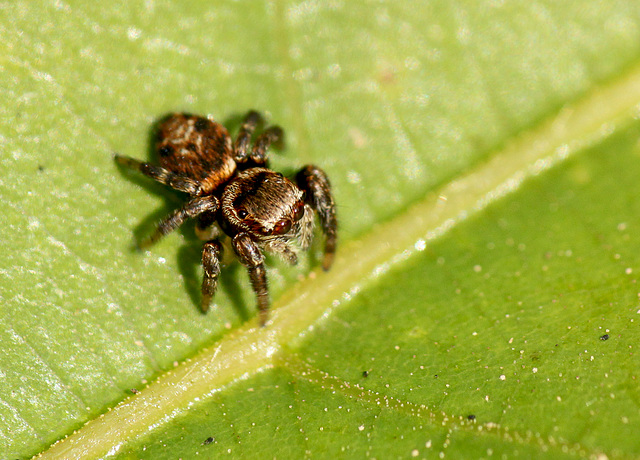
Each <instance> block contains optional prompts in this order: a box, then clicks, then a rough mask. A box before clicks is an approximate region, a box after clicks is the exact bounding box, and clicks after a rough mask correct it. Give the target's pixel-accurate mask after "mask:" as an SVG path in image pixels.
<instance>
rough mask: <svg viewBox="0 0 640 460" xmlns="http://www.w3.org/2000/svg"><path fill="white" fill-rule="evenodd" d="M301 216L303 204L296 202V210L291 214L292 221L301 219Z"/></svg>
mask: <svg viewBox="0 0 640 460" xmlns="http://www.w3.org/2000/svg"><path fill="white" fill-rule="evenodd" d="M302 216H304V202H303V201H298V204H297V205H296V210H295V211H294V212H293V219H294V220H296V221H298V220H300V219H302Z"/></svg>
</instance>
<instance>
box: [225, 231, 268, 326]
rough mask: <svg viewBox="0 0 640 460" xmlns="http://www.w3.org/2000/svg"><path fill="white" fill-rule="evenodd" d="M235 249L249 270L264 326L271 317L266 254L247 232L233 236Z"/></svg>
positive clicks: (241, 261)
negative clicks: (265, 261)
mask: <svg viewBox="0 0 640 460" xmlns="http://www.w3.org/2000/svg"><path fill="white" fill-rule="evenodd" d="M233 249H234V251H235V253H236V255H237V256H238V259H239V260H240V263H241V264H242V265H244V266H245V267H247V270H249V279H250V280H251V286H252V287H253V291H254V292H255V293H256V298H257V300H258V310H259V312H260V324H261V325H263V326H264V325H265V324H266V323H267V320H268V319H269V290H268V286H267V272H266V270H265V268H264V255H263V254H262V252H261V251H260V248H259V247H258V245H257V244H256V243H254V242H253V240H251V238H250V237H249V235H247V234H246V233H238V234H237V235H236V236H235V237H234V238H233Z"/></svg>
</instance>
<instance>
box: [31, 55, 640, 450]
mask: <svg viewBox="0 0 640 460" xmlns="http://www.w3.org/2000/svg"><path fill="white" fill-rule="evenodd" d="M639 105H640V67H638V68H635V69H633V70H632V71H631V72H629V73H628V74H626V75H624V76H622V77H620V78H618V79H617V80H615V81H613V82H612V83H611V84H609V85H606V86H602V87H599V88H596V90H595V91H594V92H592V93H591V94H589V95H587V96H585V97H584V98H583V99H581V100H579V101H578V102H576V103H575V104H573V105H571V106H567V107H565V108H564V109H563V110H561V111H560V112H559V113H558V114H557V115H556V116H554V117H553V118H551V119H549V120H548V121H546V122H545V123H543V124H541V125H540V126H538V127H537V128H535V129H533V130H531V131H529V132H526V133H523V134H522V135H521V136H519V137H517V138H515V139H513V140H512V141H511V142H510V143H508V144H507V145H506V147H505V148H504V149H503V150H502V151H500V152H497V153H496V154H495V155H493V156H492V157H491V158H490V159H489V160H488V161H487V162H485V163H483V164H480V165H477V166H476V167H474V168H473V169H471V170H469V171H468V172H466V173H465V174H463V175H461V176H460V177H459V178H457V179H456V180H453V181H452V182H450V183H448V184H446V185H444V186H443V187H442V188H441V189H440V190H438V191H437V192H435V193H431V194H429V195H427V196H426V197H425V198H424V199H422V200H421V201H419V202H418V203H416V204H415V205H413V206H411V207H410V208H409V209H408V210H407V211H406V212H405V213H403V214H400V215H398V216H397V217H395V218H394V219H392V220H390V221H389V222H386V223H384V224H380V225H379V226H378V227H376V228H374V229H373V230H372V231H371V232H370V233H369V234H368V235H365V236H364V237H363V238H362V239H360V240H357V241H351V242H350V243H348V244H345V245H344V246H342V247H341V248H340V251H339V252H338V254H337V257H336V259H335V262H334V265H333V267H332V269H331V271H329V272H328V273H322V272H321V271H319V270H316V271H314V272H312V273H311V274H310V275H309V276H308V277H307V278H306V279H305V280H303V281H301V282H300V283H298V284H297V285H296V286H294V287H293V288H292V289H290V290H289V291H288V292H286V293H285V294H284V295H283V296H282V297H281V298H280V299H279V300H278V301H277V302H276V303H275V305H274V308H273V310H272V319H271V321H270V322H269V324H268V325H267V327H264V328H263V327H259V326H258V325H257V322H256V321H255V320H254V321H251V322H249V323H247V324H245V325H244V326H243V327H241V328H239V329H238V330H236V331H233V332H232V333H230V334H229V335H228V336H226V337H224V338H223V339H222V340H221V341H220V342H218V343H217V344H216V346H215V348H209V349H205V350H203V351H202V352H201V353H200V354H198V355H197V356H195V357H194V358H193V359H191V360H188V361H187V362H185V363H183V364H182V365H180V366H178V367H177V368H176V369H174V370H172V371H170V372H168V373H166V374H165V375H163V376H162V377H160V378H159V379H158V380H157V381H155V382H153V383H152V384H151V385H149V387H147V388H146V389H144V390H143V391H142V392H141V393H140V394H138V395H135V396H134V397H132V398H129V399H128V400H126V401H123V402H122V403H120V404H119V405H118V406H117V407H115V408H113V409H112V410H110V411H109V412H107V413H106V414H104V415H103V416H101V417H99V418H96V419H94V420H91V421H90V422H88V423H87V424H86V425H85V426H84V427H83V428H82V429H80V430H78V431H77V432H76V433H74V434H73V435H70V436H69V437H67V438H66V439H64V440H62V441H60V442H58V443H57V444H55V445H54V446H52V447H51V448H50V449H49V450H48V451H46V452H44V453H43V454H41V456H42V457H43V458H67V459H73V458H93V457H104V456H107V455H113V454H116V453H117V452H118V451H119V449H120V447H121V446H123V445H124V444H126V443H127V442H128V441H131V440H135V439H138V438H141V437H143V436H145V435H147V434H148V432H149V430H150V429H153V428H156V427H159V426H162V425H163V424H165V423H166V422H168V421H169V420H171V419H173V418H174V417H175V416H177V415H179V414H181V413H184V412H185V411H187V410H188V409H189V407H190V406H191V405H193V404H195V403H197V402H198V401H200V400H202V399H203V398H206V397H207V396H209V395H211V394H214V393H217V392H220V391H222V390H224V388H226V386H228V385H230V384H232V383H233V382H235V381H237V380H240V379H246V378H248V377H250V376H251V375H253V374H255V373H256V372H259V371H260V370H262V369H266V368H270V367H272V366H273V365H274V362H275V361H276V360H277V359H278V355H279V354H280V353H282V352H283V350H284V352H285V353H286V352H287V351H286V350H287V349H289V348H295V345H296V342H297V340H300V338H301V337H304V335H305V334H306V333H307V332H308V331H311V330H313V328H314V325H315V324H317V323H318V322H319V321H323V320H324V319H325V318H326V317H327V316H329V315H330V314H331V311H332V309H334V308H337V307H339V306H340V305H341V304H343V303H344V302H347V301H348V300H349V299H350V298H351V297H352V296H354V295H357V294H358V292H360V291H361V290H362V289H363V288H364V287H366V286H367V285H368V284H371V283H373V282H375V280H376V279H377V278H378V277H380V276H382V275H383V274H384V273H385V272H386V271H388V270H389V269H390V268H392V267H393V266H395V265H397V264H399V263H401V262H402V261H404V260H406V259H407V258H408V257H410V256H411V255H412V254H415V253H416V252H420V251H423V250H424V249H425V248H426V247H427V246H428V245H429V244H430V243H431V242H432V241H434V240H436V239H438V238H439V237H440V236H441V235H443V234H444V233H446V232H447V231H448V230H449V229H450V228H452V227H453V226H455V225H457V224H458V223H460V222H461V221H464V220H465V219H466V218H467V217H469V216H471V215H473V214H476V213H478V212H479V211H481V210H482V209H484V208H486V207H487V206H488V205H489V204H490V203H492V202H494V201H496V200H498V199H500V198H501V197H503V196H504V195H506V194H509V193H511V192H513V191H515V190H517V189H518V188H519V186H520V185H521V184H522V182H523V181H525V180H526V179H527V178H530V177H533V176H536V175H538V174H540V173H542V172H543V171H545V170H548V169H550V168H552V167H553V166H555V165H557V164H558V163H560V162H562V161H564V160H565V159H567V158H569V157H570V156H572V155H573V154H575V153H576V152H578V151H579V150H580V149H581V148H584V147H586V146H588V145H589V144H591V143H593V142H595V141H598V140H601V139H602V138H604V137H606V136H608V135H610V134H611V133H613V132H614V131H615V129H616V128H618V127H620V126H622V125H624V124H625V123H628V122H629V121H630V120H631V119H632V118H633V116H634V115H635V114H634V108H637V106H639ZM215 353H217V356H216V357H215V359H212V356H214V354H215Z"/></svg>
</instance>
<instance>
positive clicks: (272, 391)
mask: <svg viewBox="0 0 640 460" xmlns="http://www.w3.org/2000/svg"><path fill="white" fill-rule="evenodd" d="M0 50H2V52H1V54H0V79H1V80H2V81H1V84H0V101H2V104H0V165H1V167H2V174H0V198H1V200H2V203H3V205H4V206H3V211H2V216H3V219H2V221H3V223H2V225H0V253H1V254H2V256H1V257H0V301H1V304H0V346H1V348H2V354H3V356H2V358H1V359H0V458H28V457H30V456H32V455H34V454H37V453H39V452H42V451H45V450H47V448H48V446H50V445H51V444H52V443H53V442H55V441H56V440H58V439H60V438H63V437H64V436H66V435H69V434H71V433H72V432H73V431H74V430H80V433H81V434H83V435H84V438H83V439H91V438H92V436H93V437H94V438H95V439H98V438H100V439H101V442H103V443H105V444H106V445H108V446H110V447H108V448H107V449H106V450H102V451H101V450H100V449H101V448H102V447H100V448H96V449H95V450H92V449H93V447H92V444H91V443H90V442H87V443H85V444H82V443H80V444H78V447H77V449H78V450H77V452H80V453H83V452H84V453H86V456H87V457H89V458H98V457H103V456H116V457H120V458H150V459H157V458H178V457H182V458H193V457H194V456H195V455H196V454H198V455H200V456H203V458H208V457H219V456H222V455H231V456H245V457H256V456H258V457H262V458H272V457H277V458H300V457H316V458H326V457H329V456H337V457H343V456H353V457H358V458H362V457H374V458H396V457H397V458H412V457H417V458H432V457H433V458H439V457H442V456H445V457H453V458H461V457H467V458H483V457H484V458H490V457H497V456H500V455H503V454H504V455H506V456H507V457H518V456H520V457H525V458H527V457H542V458H561V457H563V456H567V457H575V456H592V457H597V456H599V455H605V456H606V457H608V458H633V457H637V456H638V455H640V438H639V437H638V436H637V429H636V428H635V427H637V426H638V423H640V390H639V386H638V378H639V376H638V369H639V364H640V363H639V362H638V356H637V354H636V346H637V343H638V339H639V338H640V334H639V333H638V332H637V327H638V323H639V322H640V299H639V296H640V289H639V287H638V285H637V275H638V273H640V250H639V249H640V247H639V246H640V243H639V242H638V238H637V237H636V235H638V233H639V230H640V217H638V216H640V203H639V202H638V200H637V196H638V194H639V193H640V182H639V181H638V180H637V178H638V177H640V156H639V155H640V144H639V142H638V139H639V138H640V123H639V122H638V121H637V118H638V111H637V110H635V111H634V110H627V111H618V112H615V110H613V109H612V107H614V105H615V104H616V102H615V101H616V100H618V99H625V98H627V99H628V101H627V103H628V106H629V108H632V107H633V106H634V105H637V104H640V97H639V96H638V94H637V90H635V88H636V87H638V86H639V85H640V72H639V71H638V70H637V69H636V67H635V66H636V65H637V64H638V63H639V61H640V4H638V3H636V2H627V1H603V2H597V3H596V2H582V1H567V2H554V1H546V2H545V1H535V2H520V1H515V2H501V1H482V2H465V1H455V2H452V1H444V0H443V1H433V2H428V3H427V2H384V1H382V2H378V1H368V2H346V1H344V2H343V1H328V2H315V1H305V2H285V1H274V2H252V3H242V2H189V3H188V5H187V4H182V2H180V3H179V2H174V3H169V2H162V1H157V2H154V1H131V2H126V3H125V2H115V3H112V4H109V5H108V6H106V5H98V4H96V3H94V2H81V1H67V2H65V1H62V0H58V1H10V2H9V1H7V2H0ZM599 95H600V96H602V95H605V96H604V97H601V98H600V99H598V96H599ZM252 108H253V109H257V110H260V111H263V112H265V113H266V114H267V117H268V118H269V120H271V121H273V122H275V123H277V124H279V125H281V126H282V127H283V128H284V129H285V132H286V141H287V147H286V148H285V150H284V151H282V152H276V153H274V154H273V155H272V166H273V167H274V168H275V169H278V170H281V171H284V172H287V173H292V172H294V171H295V170H296V168H299V167H301V166H302V165H304V164H307V163H314V164H317V165H319V166H320V167H322V168H323V169H324V170H326V171H327V173H328V175H329V177H330V178H331V181H332V184H333V188H334V191H335V196H336V202H337V204H338V216H339V220H340V234H339V235H340V246H339V259H338V260H337V261H336V269H335V273H333V274H332V273H329V274H328V275H326V276H325V275H323V274H321V271H320V270H319V269H318V267H319V260H320V249H321V244H320V243H318V242H316V244H314V246H313V248H312V250H311V251H310V253H309V255H308V257H304V258H303V259H302V260H301V263H300V264H299V266H297V267H295V268H290V267H287V266H285V265H284V264H283V263H281V262H279V261H278V260H276V259H275V258H270V259H269V263H270V265H269V270H268V276H269V280H270V287H271V292H272V296H273V299H274V307H275V308H274V312H275V314H274V322H273V325H270V326H269V327H268V328H267V330H266V331H265V330H258V332H254V331H255V329H253V326H255V319H253V318H254V316H255V311H254V298H253V293H252V292H251V289H250V287H249V283H248V277H247V275H246V272H245V271H244V270H243V269H242V268H241V267H239V266H238V265H237V264H233V265H231V266H229V267H228V268H227V269H226V270H225V271H224V273H223V275H222V277H221V282H220V289H219V292H218V294H217V296H216V299H215V301H216V305H215V307H214V308H213V309H212V311H210V312H209V314H207V315H206V316H204V315H202V314H201V313H200V312H199V309H198V299H199V294H198V291H199V284H200V277H201V272H200V269H199V267H198V263H199V251H200V243H199V242H198V241H197V239H196V238H195V236H194V235H193V225H185V228H184V229H181V230H180V231H178V232H176V233H175V234H174V235H171V236H169V237H167V238H166V239H164V240H163V241H162V242H160V243H159V244H158V245H156V246H154V247H153V248H152V249H151V250H150V251H148V252H145V253H139V252H136V251H134V250H133V249H132V248H133V244H134V241H135V240H136V239H139V238H141V237H143V236H144V235H147V234H148V233H149V232H150V231H152V229H153V225H154V222H156V221H157V220H158V219H160V218H161V217H162V216H163V215H165V214H166V213H168V212H170V211H171V210H172V209H174V208H175V207H177V206H179V205H180V203H181V202H182V199H183V197H181V196H179V195H178V194H176V193H173V192H171V191H169V190H166V189H165V188H163V187H162V186H160V185H158V184H154V183H151V181H149V180H147V179H145V178H142V177H139V176H138V175H136V174H131V173H129V172H126V171H123V170H121V169H119V168H117V167H116V165H115V164H114V162H113V160H112V154H113V153H114V152H119V153H122V154H124V155H128V156H133V157H136V158H142V159H152V158H153V155H152V152H151V146H150V137H151V136H152V134H153V130H152V126H153V124H154V123H155V122H156V121H157V120H158V119H159V118H161V117H162V116H163V115H165V114H167V113H170V112H173V111H189V112H193V113H201V114H210V115H213V116H214V117H215V118H216V119H217V120H219V121H221V122H223V123H225V124H227V125H228V126H230V127H231V128H232V129H233V128H237V125H238V121H239V119H240V117H241V116H242V114H243V113H245V112H246V111H247V110H249V109H252ZM609 110H613V111H614V112H615V114H614V115H607V114H608V113H609V112H608V111H609ZM567 114H568V115H570V116H572V117H573V118H572V120H573V121H572V126H573V127H574V128H573V130H568V131H567V133H568V134H567V135H566V136H565V137H564V138H562V139H563V141H562V142H561V143H559V144H558V145H551V146H550V147H549V148H550V149H551V150H549V151H548V152H546V153H542V154H540V155H539V156H538V157H531V158H534V159H533V160H531V161H530V160H529V158H530V157H528V156H526V151H527V150H528V149H534V148H536V146H538V145H543V144H544V143H545V142H547V141H548V140H549V138H552V137H553V136H554V134H555V133H556V132H558V131H562V129H563V125H562V123H563V120H564V118H563V117H564V116H566V115H567ZM545 148H546V147H545ZM542 150H543V152H544V148H542ZM565 153H566V154H565ZM554 154H555V155H556V156H555V157H554V160H553V161H549V160H548V159H546V158H547V155H552V156H553V155H554ZM496 159H497V160H496ZM492 160H493V161H492ZM503 160H504V161H503ZM512 164H515V165H516V166H515V167H513V169H509V173H508V176H509V177H516V178H517V180H516V181H515V182H513V183H510V184H511V185H509V186H508V187H507V188H506V189H505V188H504V187H503V186H502V182H501V181H499V180H497V179H493V178H494V177H497V176H500V174H501V173H502V172H503V170H504V171H506V170H507V168H510V167H512V166H509V165H512ZM484 182H486V183H487V184H488V186H487V189H486V190H487V191H486V193H485V192H483V193H480V192H478V191H477V190H476V189H474V186H475V185H477V184H483V183H484ZM465 187H467V188H465ZM443 190H445V191H447V193H445V192H443ZM452 190H453V191H455V193H457V195H456V196H458V197H461V200H462V201H460V202H458V204H451V206H453V209H454V210H455V216H457V217H456V218H455V219H452V220H448V221H447V220H444V221H441V222H439V223H438V225H434V224H433V223H432V222H431V221H428V220H427V221H423V220H421V219H422V217H423V216H421V215H419V214H420V213H421V212H423V211H424V209H432V210H434V213H435V211H437V210H438V209H439V206H440V204H442V203H446V199H447V196H448V193H449V192H451V191H452ZM505 191H506V192H508V193H505ZM439 197H440V198H439ZM439 203H440V204H439ZM449 203H451V201H450V202H449ZM460 203H461V204H460ZM424 217H425V219H426V218H427V217H428V216H424ZM405 222H409V223H410V225H404V223H405ZM415 235H418V236H420V235H421V239H418V238H414V237H415ZM408 241H411V242H415V243H416V245H415V249H414V250H408V249H407V248H408V246H407V242H408ZM412 244H413V243H412ZM368 253H375V254H377V255H376V258H375V259H372V260H374V261H373V262H370V263H369V262H366V263H365V262H363V263H360V262H359V260H362V259H366V255H367V254H368ZM309 273H311V274H312V276H311V277H308V276H307V275H308V274H309ZM343 275H344V276H343ZM294 298H302V299H307V300H308V301H307V300H305V301H299V302H298V304H299V307H298V309H297V310H294V309H292V308H288V307H287V306H288V305H293V304H294V303H295V301H293V300H291V299H294ZM298 304H296V305H298ZM278 312H282V313H278ZM285 312H286V315H285V314H284V313H285ZM252 321H253V322H252ZM245 323H249V324H248V325H245V326H243V325H244V324H245ZM269 328H271V329H269ZM269 330H270V331H273V332H272V333H270V332H269ZM260 334H262V335H260ZM269 334H271V335H269ZM605 334H606V335H607V337H608V340H604V338H605V337H604V336H605ZM264 336H269V340H271V341H272V342H270V343H272V344H277V346H276V348H275V352H274V353H273V354H270V355H269V356H268V357H266V358H264V359H263V360H262V361H259V363H258V364H256V365H251V364H248V365H247V366H248V367H247V369H248V370H247V372H246V373H243V374H242V375H241V376H239V378H237V377H238V376H236V377H233V378H229V379H228V380H224V379H223V380H220V381H218V380H215V381H212V382H213V383H211V385H212V387H211V388H209V387H206V386H199V387H197V389H196V390H194V391H195V393H194V395H193V398H192V400H188V399H180V400H176V401H174V402H170V401H165V403H161V404H158V405H156V406H155V407H154V408H153V410H151V409H149V408H148V407H147V408H145V401H147V400H146V399H145V398H147V396H145V395H146V394H149V395H153V394H155V393H154V391H155V390H154V388H156V387H157V385H156V384H155V383H152V382H155V381H156V380H157V379H158V378H159V379H160V381H163V379H166V378H170V376H171V375H172V370H173V369H177V370H179V369H181V368H182V366H181V365H180V364H179V363H181V362H183V361H185V360H186V359H189V358H193V359H194V360H196V362H201V361H202V360H204V361H207V362H208V361H211V362H213V361H214V360H215V359H218V360H221V361H222V362H223V364H224V362H229V363H231V362H232V361H233V359H236V358H237V357H236V356H233V354H226V355H225V354H224V353H223V352H221V354H220V356H218V355H217V354H216V353H217V352H216V351H215V350H216V349H217V348H216V347H218V344H219V343H222V344H225V343H229V341H233V340H240V341H242V340H244V341H245V342H244V343H245V345H246V346H247V347H248V348H251V347H252V345H253V348H259V347H260V346H261V343H262V342H260V341H258V340H257V339H255V337H264ZM253 341H255V342H253ZM198 360H201V361H198ZM225 360H227V361H225ZM204 361H202V362H204ZM365 371H366V372H367V374H366V376H365V374H364V372H365ZM194 372H196V373H197V372H199V371H198V370H197V369H196V370H195V371H194ZM202 372H205V371H204V370H203V371H202ZM148 383H150V384H151V385H150V387H149V388H147V389H145V386H146V385H147V384H148ZM133 388H135V389H139V390H141V393H140V394H139V395H135V396H133V397H132V396H131V395H132V391H131V389H133ZM125 398H130V399H129V401H131V400H136V398H138V399H139V401H140V403H139V407H138V409H137V410H139V411H140V412H139V413H140V417H139V418H138V417H133V418H130V419H127V420H126V423H127V424H128V425H126V426H127V427H128V426H131V427H133V428H132V429H131V431H130V433H131V435H118V436H116V437H108V436H102V435H100V434H99V432H98V431H95V432H94V431H92V430H94V429H95V426H97V423H93V424H89V425H87V426H85V427H84V428H82V427H83V425H84V424H85V423H86V422H88V421H91V420H94V421H98V423H101V422H100V420H101V419H100V415H101V414H103V413H105V412H107V410H108V409H109V408H111V407H113V406H115V405H116V404H118V403H119V402H120V401H122V400H123V399H125ZM136 407H137V406H136ZM147 410H148V411H149V413H151V412H153V413H154V414H155V415H154V416H155V417H156V418H155V419H153V420H152V421H149V419H147V418H145V417H144V413H145V411H147ZM470 415H473V416H475V418H473V417H472V418H471V419H470V418H469V416H470ZM104 420H107V422H105V423H106V424H107V425H109V424H115V422H114V421H113V420H112V419H108V418H106V417H105V419H104ZM107 428H109V427H108V426H107ZM142 433H145V434H144V435H143V434H142ZM209 438H212V439H211V440H208V439H209ZM209 441H210V442H209ZM65 442H68V441H65ZM65 442H62V443H60V444H58V445H57V446H56V448H59V447H60V446H62V445H65ZM52 452H54V451H52ZM52 455H55V453H53V454H52Z"/></svg>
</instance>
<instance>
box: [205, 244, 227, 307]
mask: <svg viewBox="0 0 640 460" xmlns="http://www.w3.org/2000/svg"><path fill="white" fill-rule="evenodd" d="M221 253H222V245H221V244H220V243H219V242H218V241H216V240H212V241H207V242H206V243H205V244H204V246H203V248H202V268H204V277H203V278H202V304H201V308H202V311H203V312H206V311H207V310H209V305H210V304H211V299H212V298H213V296H214V294H215V293H216V288H217V287H218V276H219V275H220V254H221Z"/></svg>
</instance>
